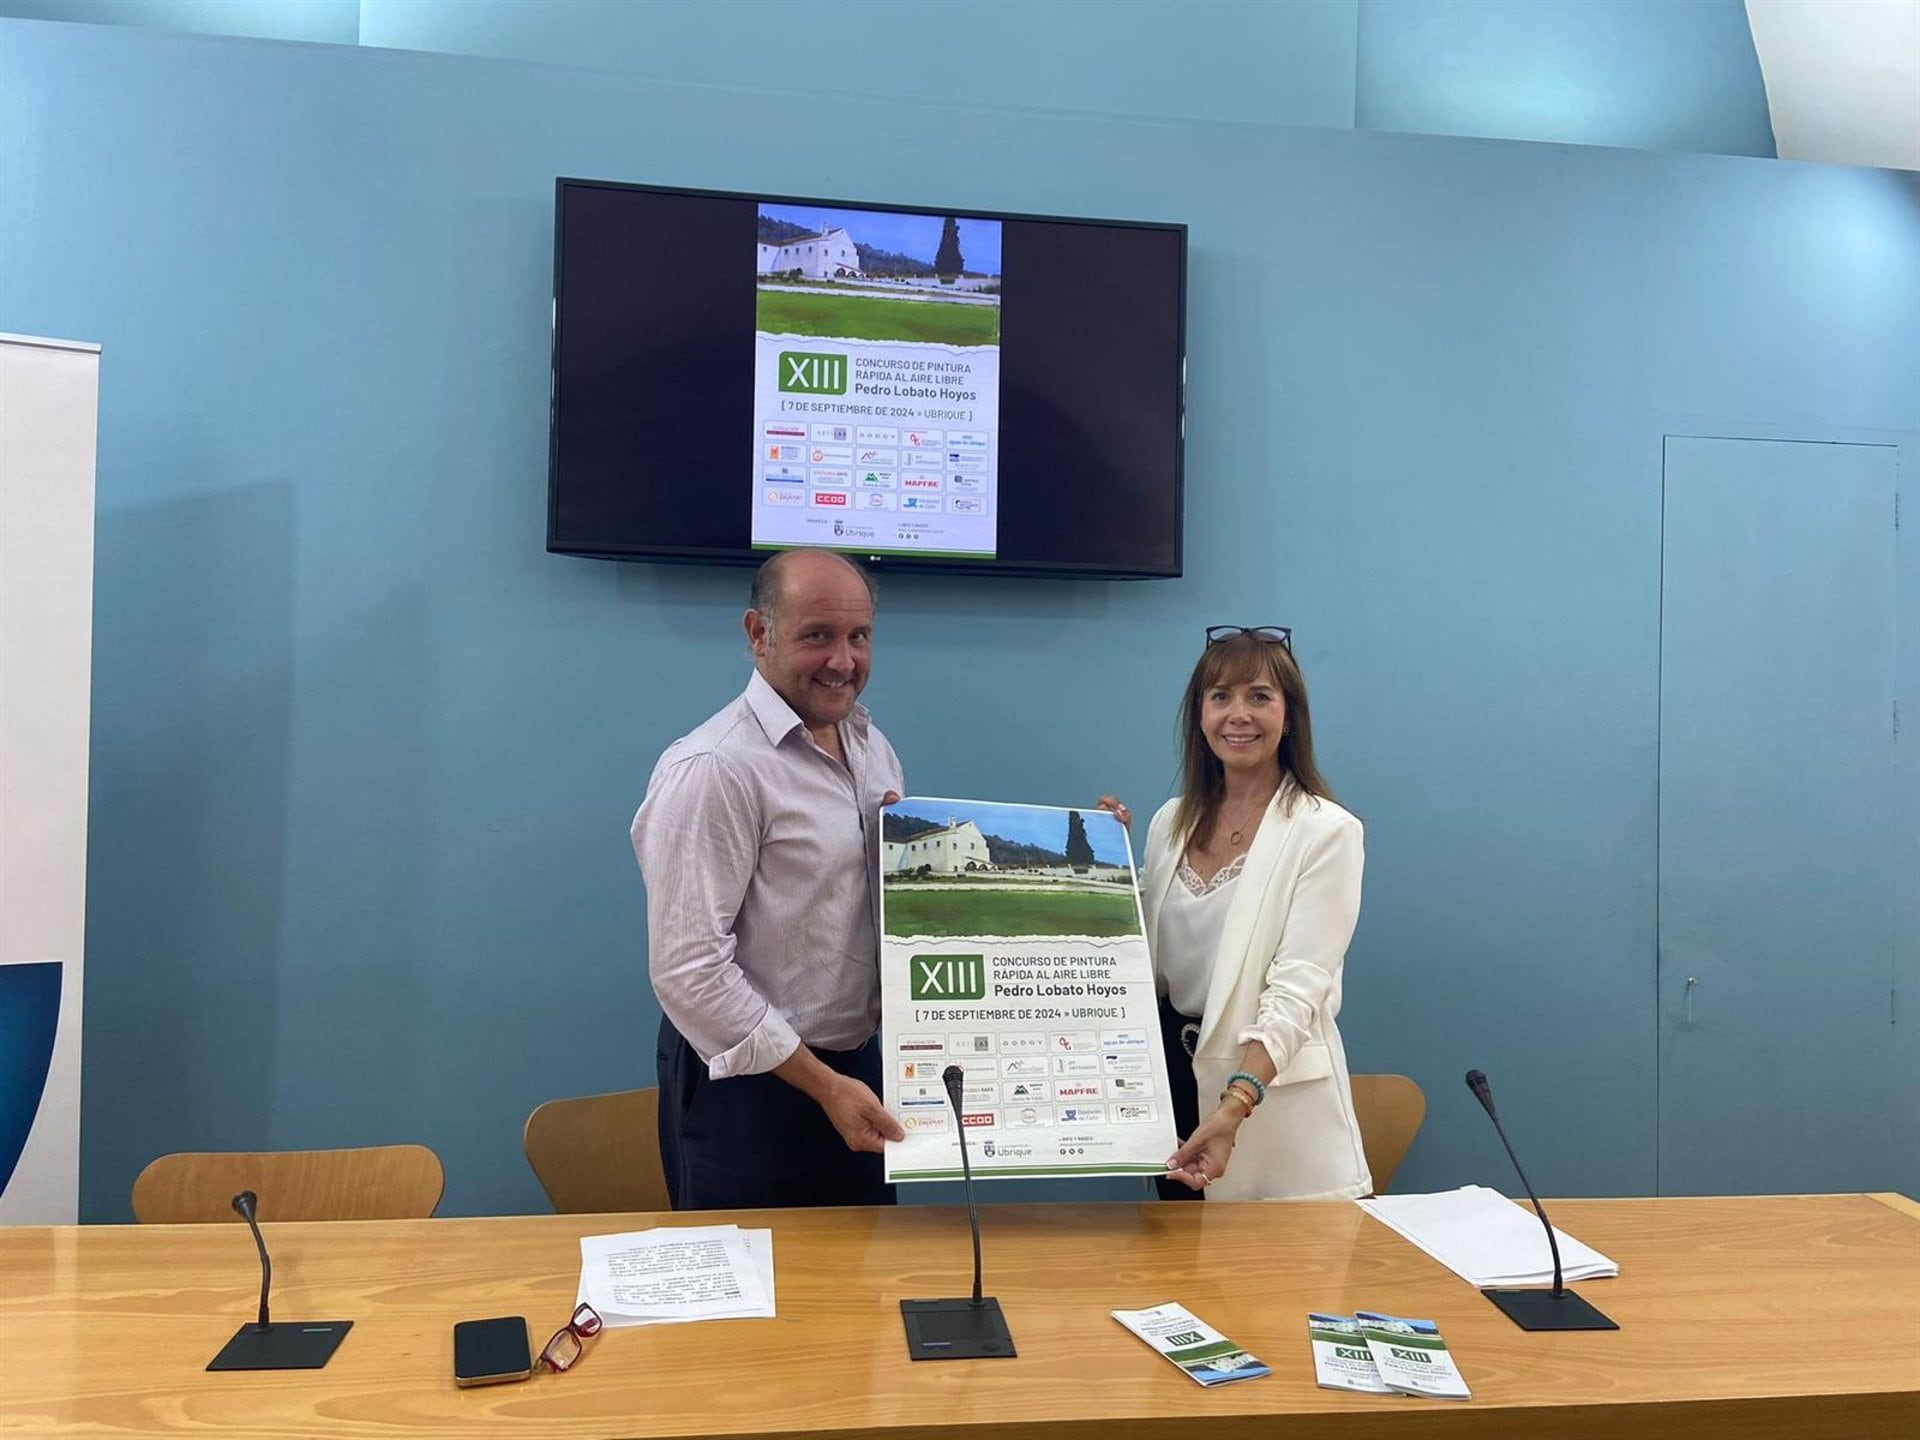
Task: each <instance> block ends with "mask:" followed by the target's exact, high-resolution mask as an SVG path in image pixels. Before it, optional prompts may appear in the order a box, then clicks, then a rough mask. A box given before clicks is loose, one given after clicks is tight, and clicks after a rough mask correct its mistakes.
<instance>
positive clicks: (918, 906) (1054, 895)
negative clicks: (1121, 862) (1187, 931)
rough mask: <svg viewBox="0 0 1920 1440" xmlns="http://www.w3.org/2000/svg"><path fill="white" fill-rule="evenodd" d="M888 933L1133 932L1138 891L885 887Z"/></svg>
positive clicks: (1136, 924) (1137, 922) (1136, 926)
mask: <svg viewBox="0 0 1920 1440" xmlns="http://www.w3.org/2000/svg"><path fill="white" fill-rule="evenodd" d="M886 908H887V934H889V935H1134V934H1138V933H1139V929H1140V916H1139V913H1138V912H1137V911H1136V910H1135V909H1134V905H1133V894H1132V892H1131V891H1127V890H1116V891H1114V892H1113V893H1112V894H1111V895H1101V894H1094V893H1091V892H1089V891H1085V890H1052V889H1040V888H1037V887H1036V888H1034V889H1030V890H984V889H980V890H976V889H969V888H961V887H958V886H956V887H954V888H953V889H945V888H942V889H938V890H895V889H891V888H890V889H888V891H887V892H886Z"/></svg>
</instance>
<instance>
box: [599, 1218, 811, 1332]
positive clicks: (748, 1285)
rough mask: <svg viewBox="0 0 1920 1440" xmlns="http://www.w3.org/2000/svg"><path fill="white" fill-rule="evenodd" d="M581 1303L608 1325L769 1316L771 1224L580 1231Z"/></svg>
mask: <svg viewBox="0 0 1920 1440" xmlns="http://www.w3.org/2000/svg"><path fill="white" fill-rule="evenodd" d="M579 1303H584V1304H588V1305H591V1306H593V1308H594V1309H595V1310H597V1311H598V1312H599V1313H600V1318H601V1319H602V1320H604V1321H606V1323H607V1324H609V1325H666V1324H670V1323H672V1322H673V1321H676V1320H740V1319H751V1318H755V1317H770V1316H772V1314H773V1313H774V1312H773V1232H772V1231H771V1230H742V1229H741V1228H740V1227H739V1226H738V1225H698V1226H695V1225H689V1226H684V1227H680V1228H674V1227H669V1226H662V1227H661V1228H659V1229H657V1230H638V1231H634V1232H632V1233H629V1234H625V1235H583V1236H581V1237H580V1301H579Z"/></svg>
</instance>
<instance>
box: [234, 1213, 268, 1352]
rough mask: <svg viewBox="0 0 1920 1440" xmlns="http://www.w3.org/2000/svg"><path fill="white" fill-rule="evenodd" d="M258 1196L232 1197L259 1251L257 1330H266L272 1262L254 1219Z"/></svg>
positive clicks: (258, 1224)
mask: <svg viewBox="0 0 1920 1440" xmlns="http://www.w3.org/2000/svg"><path fill="white" fill-rule="evenodd" d="M259 1198H260V1197H259V1196H257V1195H255V1194H254V1193H253V1191H251V1190H242V1191H241V1192H240V1193H239V1194H238V1195H236V1196H234V1197H233V1208H234V1209H235V1210H237V1211H238V1212H239V1213H240V1218H241V1219H242V1220H245V1221H246V1222H247V1228H248V1229H249V1230H251V1231H253V1243H254V1244H255V1245H256V1246H258V1247H259V1250H260V1320H259V1326H258V1328H260V1329H262V1330H265V1329H266V1328H267V1324H268V1321H267V1290H268V1288H269V1287H270V1286H271V1285H272V1284H273V1262H272V1261H271V1260H269V1259H267V1242H266V1241H265V1240H264V1239H263V1238H262V1237H261V1234H260V1222H259V1221H258V1220H256V1219H254V1216H253V1207H254V1206H255V1205H256V1204H257V1203H258V1202H259Z"/></svg>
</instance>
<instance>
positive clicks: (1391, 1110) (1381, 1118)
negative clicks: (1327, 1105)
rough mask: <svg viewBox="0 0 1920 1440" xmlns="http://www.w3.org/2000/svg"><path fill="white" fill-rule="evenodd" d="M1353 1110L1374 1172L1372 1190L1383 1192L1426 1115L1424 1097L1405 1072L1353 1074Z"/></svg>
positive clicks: (1370, 1167) (1361, 1140)
mask: <svg viewBox="0 0 1920 1440" xmlns="http://www.w3.org/2000/svg"><path fill="white" fill-rule="evenodd" d="M1350 1078H1351V1080H1352V1082H1353V1110H1354V1115H1355V1117H1356V1118H1357V1119H1358V1120H1359V1121H1360V1145H1361V1148H1362V1149H1364V1150H1365V1151H1366V1152H1367V1169H1369V1170H1371V1171H1372V1172H1373V1190H1374V1193H1375V1194H1376V1195H1384V1194H1385V1193H1386V1190H1387V1186H1388V1185H1390V1184H1391V1183H1392V1182H1393V1172H1394V1171H1396V1170H1398V1169H1399V1168H1400V1162H1401V1161H1402V1160H1404V1159H1406V1157H1407V1149H1408V1147H1409V1146H1411V1145H1412V1144H1413V1137H1414V1136H1416V1135H1418V1134H1419V1133H1420V1123H1421V1122H1422V1121H1423V1120H1425V1119H1426V1118H1427V1097H1426V1094H1425V1093H1424V1092H1423V1091H1422V1090H1421V1089H1420V1087H1419V1086H1418V1085H1417V1084H1415V1083H1414V1082H1413V1081H1411V1080H1409V1079H1408V1078H1407V1077H1406V1076H1404V1075H1354V1076H1351V1077H1350Z"/></svg>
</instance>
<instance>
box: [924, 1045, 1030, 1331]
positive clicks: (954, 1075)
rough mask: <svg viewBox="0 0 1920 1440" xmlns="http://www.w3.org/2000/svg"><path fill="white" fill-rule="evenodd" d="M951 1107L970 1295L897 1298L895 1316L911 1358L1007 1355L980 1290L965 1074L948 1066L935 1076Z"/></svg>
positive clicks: (1002, 1326)
mask: <svg viewBox="0 0 1920 1440" xmlns="http://www.w3.org/2000/svg"><path fill="white" fill-rule="evenodd" d="M940 1079H941V1081H942V1082H943V1083H944V1084H945V1085H946V1087H947V1101H948V1103H949V1104H950V1105H951V1106H952V1107H953V1123H954V1124H955V1125H956V1126H958V1127H959V1131H960V1173H961V1174H962V1175H963V1176H964V1177H965V1178H966V1183H967V1224H968V1226H969V1227H971V1229H972V1231H973V1298H972V1299H971V1300H902V1301H901V1302H900V1317H901V1319H902V1320H903V1321H904V1322H905V1323H906V1327H907V1355H908V1357H909V1358H910V1359H914V1360H985V1359H995V1358H1010V1357H1012V1356H1013V1355H1015V1354H1016V1353H1017V1352H1016V1351H1015V1350H1014V1348H1013V1336H1012V1334H1011V1333H1010V1332H1009V1331H1008V1330H1007V1319H1006V1316H1004V1315H1003V1314H1001V1313H1000V1302H999V1301H998V1300H996V1299H994V1298H993V1297H992V1296H991V1295H988V1296H985V1297H983V1296H982V1295H981V1294H980V1212H979V1210H978V1209H977V1208H976V1207H975V1205H974V1203H973V1163H972V1161H970V1160H969V1159H968V1158H967V1117H966V1113H965V1111H964V1110H963V1109H962V1108H961V1105H960V1091H961V1087H962V1086H963V1085H964V1084H965V1083H966V1072H965V1071H963V1070H961V1068H960V1067H959V1066H958V1065H949V1066H947V1068H946V1069H945V1070H944V1071H942V1072H941V1074H940Z"/></svg>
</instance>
